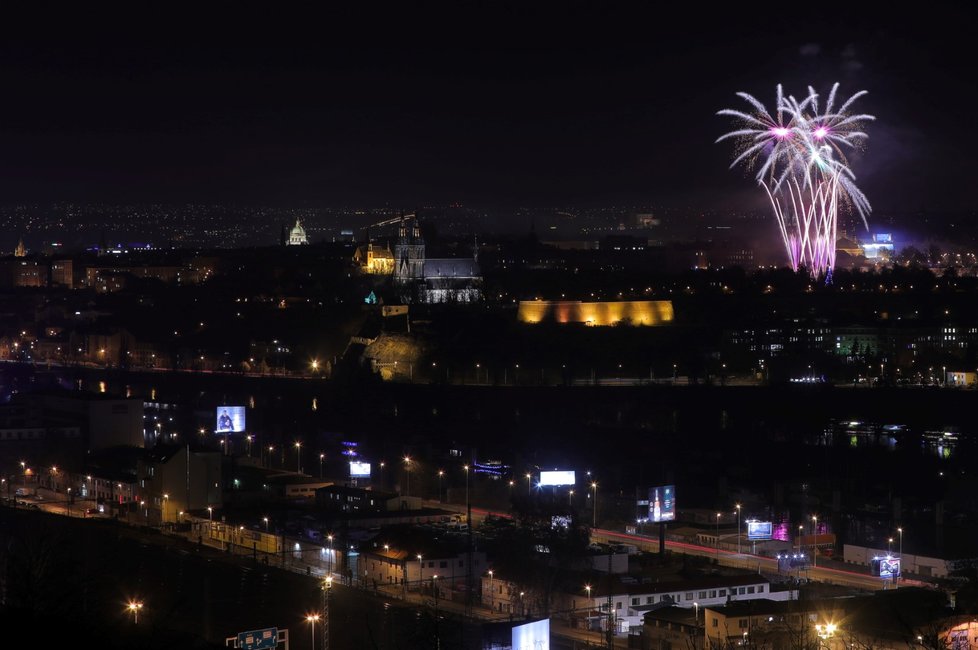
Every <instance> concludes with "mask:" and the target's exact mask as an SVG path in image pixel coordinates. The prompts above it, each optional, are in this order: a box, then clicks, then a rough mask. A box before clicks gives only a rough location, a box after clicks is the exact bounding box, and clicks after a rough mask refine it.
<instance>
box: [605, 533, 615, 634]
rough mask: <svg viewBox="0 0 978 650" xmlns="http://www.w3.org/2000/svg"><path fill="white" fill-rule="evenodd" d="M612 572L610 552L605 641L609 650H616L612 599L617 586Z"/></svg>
mask: <svg viewBox="0 0 978 650" xmlns="http://www.w3.org/2000/svg"><path fill="white" fill-rule="evenodd" d="M613 575H614V574H613V573H612V572H611V551H610V550H609V551H608V599H607V601H608V629H607V630H605V634H606V636H605V639H606V640H607V642H608V650H615V602H614V598H613V597H612V593H613V591H614V587H613V585H614V584H615V582H614V580H613V579H612V576H613Z"/></svg>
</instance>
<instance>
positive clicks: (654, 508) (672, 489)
mask: <svg viewBox="0 0 978 650" xmlns="http://www.w3.org/2000/svg"><path fill="white" fill-rule="evenodd" d="M675 518H676V486H675V485H660V486H659V487H654V488H651V489H650V490H649V521H673V520H674V519H675Z"/></svg>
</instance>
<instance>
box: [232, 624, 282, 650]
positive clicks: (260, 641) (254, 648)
mask: <svg viewBox="0 0 978 650" xmlns="http://www.w3.org/2000/svg"><path fill="white" fill-rule="evenodd" d="M238 647H239V648H241V649H242V650H274V649H275V648H276V647H278V628H277V627H268V628H265V629H264V630H252V631H251V632H238Z"/></svg>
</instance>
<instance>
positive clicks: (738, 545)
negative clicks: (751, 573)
mask: <svg viewBox="0 0 978 650" xmlns="http://www.w3.org/2000/svg"><path fill="white" fill-rule="evenodd" d="M734 507H735V508H737V555H740V504H739V503H738V504H737V505H736V506H734Z"/></svg>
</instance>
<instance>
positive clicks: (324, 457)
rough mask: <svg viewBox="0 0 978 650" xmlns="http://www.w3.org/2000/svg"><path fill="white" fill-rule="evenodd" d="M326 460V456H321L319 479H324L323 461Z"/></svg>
mask: <svg viewBox="0 0 978 650" xmlns="http://www.w3.org/2000/svg"><path fill="white" fill-rule="evenodd" d="M324 460H326V454H322V453H321V454H319V478H322V477H323V461H324Z"/></svg>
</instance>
